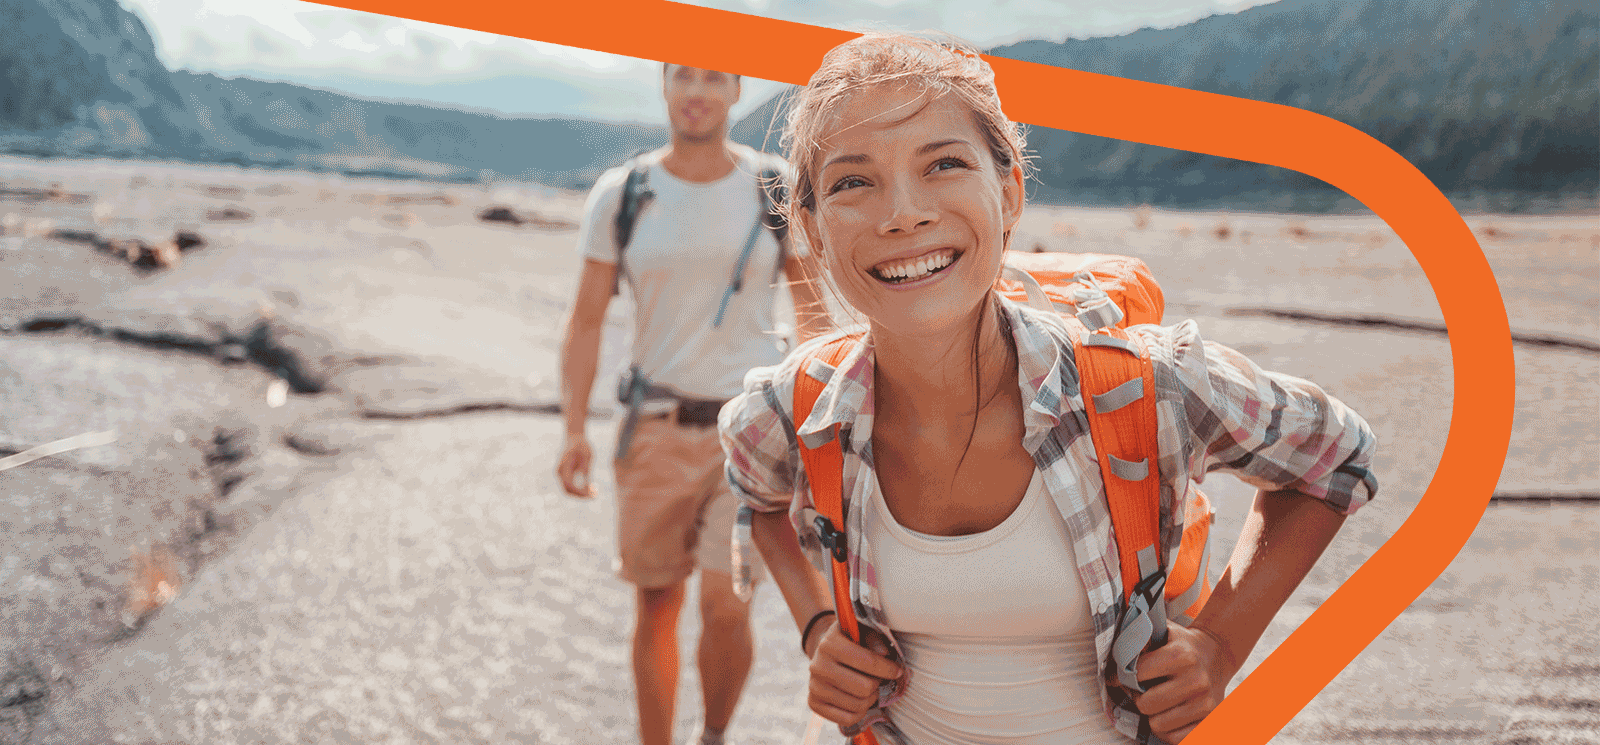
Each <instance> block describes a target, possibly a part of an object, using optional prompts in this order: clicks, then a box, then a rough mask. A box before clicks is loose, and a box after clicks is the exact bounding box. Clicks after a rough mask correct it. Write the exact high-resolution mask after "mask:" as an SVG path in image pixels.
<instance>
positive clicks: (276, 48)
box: [121, 0, 1260, 121]
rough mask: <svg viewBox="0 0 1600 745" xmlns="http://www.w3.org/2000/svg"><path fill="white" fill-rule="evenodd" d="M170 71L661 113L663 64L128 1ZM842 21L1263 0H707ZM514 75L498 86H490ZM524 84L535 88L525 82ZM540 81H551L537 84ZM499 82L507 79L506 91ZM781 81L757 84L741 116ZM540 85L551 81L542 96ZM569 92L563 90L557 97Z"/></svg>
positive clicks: (877, 22) (930, 21)
mask: <svg viewBox="0 0 1600 745" xmlns="http://www.w3.org/2000/svg"><path fill="white" fill-rule="evenodd" d="M121 1H122V2H123V3H124V4H126V5H127V6H128V7H129V9H130V10H132V11H133V12H134V13H136V14H137V15H139V16H140V17H141V18H142V19H143V20H144V21H145V24H146V26H147V27H148V28H149V29H150V32H151V35H152V37H153V38H154V40H155V42H156V49H157V53H158V54H159V55H160V56H161V59H162V61H163V62H164V63H166V64H167V65H168V66H169V67H171V68H174V69H178V68H187V69H191V70H196V71H205V72H214V73H217V74H221V75H248V76H251V77H257V78H262V79H267V80H282V81H287V82H300V83H304V84H308V85H320V86H323V87H337V88H338V89H339V90H343V91H345V92H348V93H354V94H357V95H368V96H395V95H405V96H408V97H417V96H424V95H426V96H434V97H438V98H434V99H431V100H434V101H436V102H437V103H440V104H443V105H457V106H466V107H471V108H478V109H488V110H494V111H499V112H502V113H507V114H544V115H570V116H586V117H594V118H603V119H615V120H635V121H639V120H643V121H660V120H661V118H662V117H663V116H664V112H663V111H662V109H661V103H660V90H659V85H660V79H659V72H658V68H657V67H656V63H654V62H649V61H645V60H638V59H634V58H630V57H621V56H617V55H611V54H604V53H601V52H592V51H588V50H583V49H574V48H571V47H564V46H559V45H555V44H546V43H542V42H536V41H529V40H526V39H517V38H514V37H507V36H498V35H495V34H487V33H482V32H478V31H470V30H466V29H459V28H453V27H449V26H440V25H436V24H431V23H422V22H419V21H411V20H405V19H399V18H392V17H388V16H382V15H377V14H371V13H361V12H357V11H351V10H345V9H342V8H334V7H331V6H326V5H316V4H313V3H305V2H297V1H296V0H248V1H246V0H121ZM697 4H700V5H706V6H710V7H718V8H722V9H726V10H733V11H737V12H742V13H754V14H757V15H764V16H769V17H775V18H781V19H785V20H796V21H802V22H808V23H816V24H821V25H827V26H834V27H839V28H854V29H863V30H864V29H866V28H880V29H899V30H922V29H931V28H938V29H946V30H952V31H955V32H957V33H958V34H959V35H960V36H962V37H963V38H966V39H968V40H970V41H973V42H975V43H977V44H979V45H982V46H994V45H997V44H1001V43H1006V42H1011V41H1017V40H1020V39H1023V38H1051V39H1061V38H1065V37H1067V36H1103V35H1111V34H1118V33H1126V32H1129V31H1133V30H1136V29H1138V28H1139V27H1141V26H1173V25H1180V24H1182V23H1186V22H1189V21H1192V20H1194V19H1196V18H1200V17H1203V16H1205V15H1208V14H1210V13H1213V12H1232V11H1235V10H1239V9H1241V8H1244V7H1248V6H1251V5H1257V4H1260V0H1118V2H1117V3H1116V4H1115V5H1106V4H1104V3H1103V2H1101V0H1092V1H1091V0H992V1H988V0H699V1H698V3H697ZM489 81H498V83H513V84H512V85H506V86H498V84H497V85H491V84H489ZM519 81H522V82H526V83H527V84H526V85H518V84H514V83H517V82H519ZM535 81H538V82H537V83H536V82H535ZM497 86H498V87H497ZM779 87H780V86H778V85H776V84H772V83H766V82H764V81H756V80H751V81H748V82H747V84H746V88H745V97H744V100H743V101H741V103H740V105H739V106H737V107H736V108H735V110H734V113H735V115H742V114H743V113H745V112H747V111H749V110H751V109H753V108H755V107H756V106H758V105H759V104H760V103H761V102H762V101H763V100H765V99H766V98H767V97H768V96H770V95H771V94H772V93H774V92H776V91H777V90H778V89H779ZM538 91H543V92H544V94H545V95H544V96H542V97H541V95H540V94H539V93H537V92H538ZM556 91H561V94H560V95H554V93H555V92H556Z"/></svg>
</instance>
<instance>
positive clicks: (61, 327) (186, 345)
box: [16, 315, 365, 394]
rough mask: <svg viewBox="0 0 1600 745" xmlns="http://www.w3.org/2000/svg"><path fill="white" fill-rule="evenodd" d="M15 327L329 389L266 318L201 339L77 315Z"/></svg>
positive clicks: (296, 386)
mask: <svg viewBox="0 0 1600 745" xmlns="http://www.w3.org/2000/svg"><path fill="white" fill-rule="evenodd" d="M16 329H17V330H18V331H21V332H23V333H29V334H39V333H50V332H67V331H72V330H79V331H82V332H84V333H87V334H89V335H92V336H98V337H102V338H106V339H111V340H113V341H119V342H123V343H126V344H133V345H136V346H141V347H146V348H149V349H160V350H174V351H181V352H188V353H191V354H198V355H201V356H205V357H213V358H215V359H217V360H218V361H220V362H222V363H224V364H227V363H230V362H253V363H255V364H257V365H259V366H261V367H262V368H264V369H266V370H267V371H268V372H270V373H272V374H273V375H276V376H278V377H279V378H282V379H283V380H284V382H286V383H288V384H289V387H290V388H291V389H292V390H294V392H295V393H300V394H310V393H322V392H323V391H324V390H325V389H326V388H327V381H325V380H322V379H320V376H316V375H313V374H312V373H310V372H309V371H308V370H307V369H306V366H305V364H304V363H303V362H301V360H300V356H299V355H298V354H297V353H296V352H295V351H294V350H293V349H289V348H288V347H285V346H283V345H282V344H279V343H278V342H277V341H276V340H275V336H276V334H275V333H274V331H276V330H277V329H275V328H274V322H273V321H271V320H269V319H265V318H263V319H261V320H258V321H256V323H255V325H254V326H252V327H251V328H250V333H249V334H247V335H245V336H243V337H240V336H236V335H233V334H231V333H228V332H227V331H225V330H221V329H219V332H220V333H219V337H220V338H217V339H202V338H198V337H193V336H186V335H183V334H175V333H165V332H136V331H129V330H127V329H123V328H117V327H114V326H105V325H102V324H99V323H96V322H94V321H91V320H89V319H87V318H84V317H82V316H77V315H65V316H38V317H35V318H33V319H31V320H27V321H23V322H22V323H20V324H18V325H17V327H16ZM364 359H365V358H364Z"/></svg>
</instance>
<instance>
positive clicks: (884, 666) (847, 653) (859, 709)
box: [806, 620, 900, 727]
mask: <svg viewBox="0 0 1600 745" xmlns="http://www.w3.org/2000/svg"><path fill="white" fill-rule="evenodd" d="M861 631H862V633H863V634H864V635H865V639H864V641H865V642H866V646H861V645H859V644H856V643H855V642H853V641H850V637H847V636H845V635H844V632H843V631H841V630H839V623H838V621H837V620H834V621H831V622H829V623H828V627H827V628H826V629H824V630H823V631H822V632H821V633H820V634H817V636H818V641H817V642H815V645H814V649H813V650H812V652H811V684H810V687H809V691H808V696H807V700H806V703H807V705H809V706H810V707H811V710H812V711H814V712H816V713H817V714H818V715H820V716H821V717H822V718H823V719H826V720H828V721H830V722H833V723H834V724H838V725H841V726H846V727H848V726H850V725H852V724H855V723H856V722H859V721H861V718H862V717H864V716H866V714H867V712H868V711H869V710H871V709H872V707H873V706H874V705H875V704H877V703H878V685H879V684H880V683H882V682H883V681H885V680H893V679H895V678H898V677H900V666H899V665H897V664H895V663H894V662H893V661H891V660H890V659H889V642H888V641H887V640H885V639H884V638H883V637H882V636H880V635H878V634H877V633H876V632H873V631H872V630H871V629H867V628H862V629H861Z"/></svg>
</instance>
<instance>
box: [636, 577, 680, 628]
mask: <svg viewBox="0 0 1600 745" xmlns="http://www.w3.org/2000/svg"><path fill="white" fill-rule="evenodd" d="M637 599H638V605H639V623H640V625H657V624H662V623H671V624H674V625H675V624H677V622H678V613H679V611H680V610H681V609H682V608H683V583H682V582H679V583H676V584H673V585H668V586H666V587H640V588H638V592H637Z"/></svg>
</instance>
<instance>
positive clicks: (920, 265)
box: [872, 249, 957, 284]
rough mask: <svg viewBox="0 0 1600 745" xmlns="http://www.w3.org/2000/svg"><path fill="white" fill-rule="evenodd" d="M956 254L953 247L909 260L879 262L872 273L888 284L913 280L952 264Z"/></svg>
mask: <svg viewBox="0 0 1600 745" xmlns="http://www.w3.org/2000/svg"><path fill="white" fill-rule="evenodd" d="M956 255H957V254H956V252H955V251H954V250H953V249H944V250H942V251H937V252H934V253H931V254H928V255H926V256H921V257H918V258H916V259H913V260H911V261H898V262H891V263H884V264H879V265H878V266H875V267H873V268H872V274H873V276H876V277H877V278H878V279H879V280H882V281H884V282H888V283H890V284H900V283H902V282H914V281H916V280H919V279H923V278H925V277H927V276H928V275H930V274H933V273H934V272H937V271H939V270H941V269H944V268H945V267H947V266H950V265H951V264H954V263H955V261H956Z"/></svg>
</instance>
